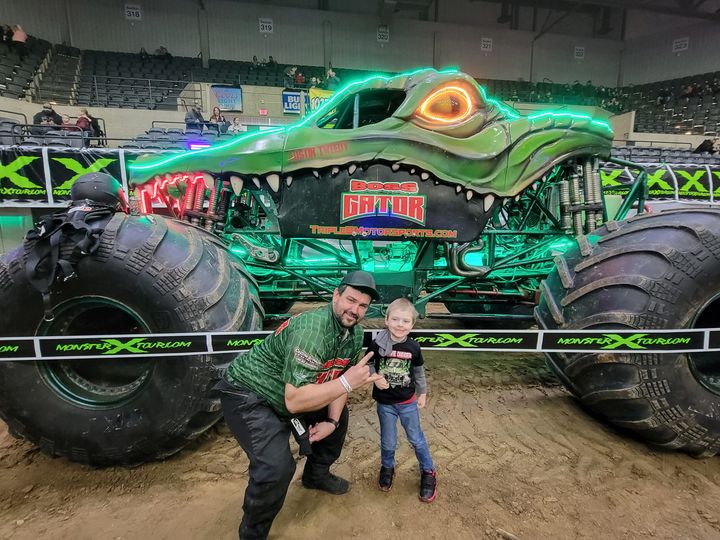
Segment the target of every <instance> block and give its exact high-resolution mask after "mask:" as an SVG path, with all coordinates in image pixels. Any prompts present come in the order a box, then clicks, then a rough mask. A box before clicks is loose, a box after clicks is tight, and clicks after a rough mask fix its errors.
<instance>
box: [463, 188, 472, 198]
mask: <svg viewBox="0 0 720 540" xmlns="http://www.w3.org/2000/svg"><path fill="white" fill-rule="evenodd" d="M465 198H466V199H467V200H468V201H469V200H470V199H472V198H473V192H472V190H471V189H468V190H467V192H466V193H465Z"/></svg>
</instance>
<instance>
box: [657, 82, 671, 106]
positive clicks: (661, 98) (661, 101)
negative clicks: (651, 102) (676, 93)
mask: <svg viewBox="0 0 720 540" xmlns="http://www.w3.org/2000/svg"><path fill="white" fill-rule="evenodd" d="M671 99H672V92H671V91H670V89H669V88H668V87H667V86H666V87H665V88H663V89H662V90H660V91H659V92H658V95H657V98H655V104H656V105H657V106H658V107H659V106H661V105H665V104H667V103H669V102H670V100H671Z"/></svg>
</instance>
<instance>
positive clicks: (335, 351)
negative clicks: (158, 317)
mask: <svg viewBox="0 0 720 540" xmlns="http://www.w3.org/2000/svg"><path fill="white" fill-rule="evenodd" d="M362 343H363V330H362V328H361V327H360V326H359V325H357V326H354V327H352V328H345V327H344V326H342V325H341V324H340V323H339V322H338V320H337V318H336V317H335V315H334V313H333V310H332V304H328V305H327V306H325V307H322V308H318V309H315V310H312V311H307V312H305V313H301V314H300V315H296V316H295V317H292V318H291V319H289V320H287V321H285V322H284V323H283V324H282V325H281V326H280V327H279V328H278V329H277V330H275V332H274V333H273V334H270V335H269V336H268V337H267V338H265V340H264V341H263V342H262V343H261V344H260V345H257V346H255V347H253V348H252V349H251V350H250V351H249V352H247V353H244V354H241V355H239V356H238V357H237V358H235V360H233V362H232V363H231V364H230V366H229V367H228V371H227V379H228V381H229V382H231V383H234V384H236V385H238V386H242V387H244V388H247V389H249V390H252V391H254V392H255V393H256V394H258V395H260V396H262V397H263V398H265V399H266V400H267V401H268V402H269V403H270V405H271V406H272V408H273V409H275V411H276V412H277V413H278V414H279V415H281V416H286V417H288V416H292V415H291V414H290V413H289V412H288V410H287V408H286V407H285V384H291V385H293V386H295V387H300V386H304V385H306V384H321V383H324V382H328V381H332V380H333V379H336V378H337V377H339V376H340V375H341V374H342V373H343V372H344V371H345V370H346V369H347V368H348V367H349V366H350V365H354V364H356V363H357V362H358V360H359V359H360V354H361V352H362Z"/></svg>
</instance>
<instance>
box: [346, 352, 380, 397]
mask: <svg viewBox="0 0 720 540" xmlns="http://www.w3.org/2000/svg"><path fill="white" fill-rule="evenodd" d="M372 355H373V353H372V352H369V353H367V354H366V355H365V356H363V357H362V358H361V359H360V361H359V362H358V363H357V364H355V365H354V366H353V367H351V368H350V369H348V370H347V371H346V372H345V373H344V375H345V380H346V381H347V382H348V383H349V384H350V386H352V387H353V390H354V389H355V388H360V387H361V386H365V385H366V384H368V383H372V382H375V381H379V380H380V379H382V378H383V376H382V375H380V374H379V373H373V374H372V375H371V374H370V367H369V366H368V365H367V363H368V360H370V358H371V357H372Z"/></svg>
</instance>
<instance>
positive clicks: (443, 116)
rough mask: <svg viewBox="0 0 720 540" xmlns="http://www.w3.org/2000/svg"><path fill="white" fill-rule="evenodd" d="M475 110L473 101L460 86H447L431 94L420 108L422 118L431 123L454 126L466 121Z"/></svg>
mask: <svg viewBox="0 0 720 540" xmlns="http://www.w3.org/2000/svg"><path fill="white" fill-rule="evenodd" d="M472 110H473V99H472V97H471V96H470V94H469V93H468V91H467V90H465V89H464V88H461V87H459V86H446V87H445V88H440V89H439V90H436V91H435V92H433V93H432V94H430V95H429V96H428V97H427V98H426V99H425V101H423V103H422V105H420V107H419V108H418V113H419V115H420V116H422V117H423V118H425V119H426V120H430V121H431V122H440V123H442V124H454V123H456V122H461V121H462V120H465V119H466V118H467V117H468V116H470V114H471V113H472Z"/></svg>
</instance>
